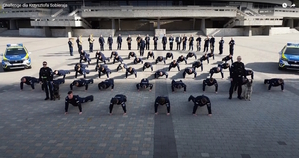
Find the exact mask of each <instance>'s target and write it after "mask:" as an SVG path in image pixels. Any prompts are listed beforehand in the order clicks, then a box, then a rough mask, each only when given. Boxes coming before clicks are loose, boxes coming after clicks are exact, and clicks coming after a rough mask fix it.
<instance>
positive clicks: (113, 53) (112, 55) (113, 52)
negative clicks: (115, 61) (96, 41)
mask: <svg viewBox="0 0 299 158" xmlns="http://www.w3.org/2000/svg"><path fill="white" fill-rule="evenodd" d="M116 56H118V53H117V52H116V51H112V52H111V55H110V59H112V57H116Z"/></svg>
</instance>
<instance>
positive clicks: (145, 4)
mask: <svg viewBox="0 0 299 158" xmlns="http://www.w3.org/2000/svg"><path fill="white" fill-rule="evenodd" d="M138 6H147V1H138Z"/></svg>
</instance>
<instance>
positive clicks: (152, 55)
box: [146, 51, 155, 59]
mask: <svg viewBox="0 0 299 158" xmlns="http://www.w3.org/2000/svg"><path fill="white" fill-rule="evenodd" d="M149 57H153V59H155V54H154V52H153V51H149V52H148V53H147V57H146V59H148V58H149Z"/></svg>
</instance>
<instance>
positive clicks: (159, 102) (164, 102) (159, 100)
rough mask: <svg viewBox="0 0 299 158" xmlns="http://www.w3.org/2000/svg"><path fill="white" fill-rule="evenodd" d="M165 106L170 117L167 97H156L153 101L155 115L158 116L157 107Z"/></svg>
mask: <svg viewBox="0 0 299 158" xmlns="http://www.w3.org/2000/svg"><path fill="white" fill-rule="evenodd" d="M159 105H162V106H163V105H166V108H167V115H170V102H169V98H168V97H164V96H158V97H157V98H156V100H155V114H156V115H158V106H159Z"/></svg>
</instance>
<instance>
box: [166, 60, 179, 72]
mask: <svg viewBox="0 0 299 158" xmlns="http://www.w3.org/2000/svg"><path fill="white" fill-rule="evenodd" d="M175 67H177V68H178V71H180V65H179V63H177V62H176V61H175V60H173V61H172V62H171V63H170V64H169V67H168V71H170V69H171V68H175Z"/></svg>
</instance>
